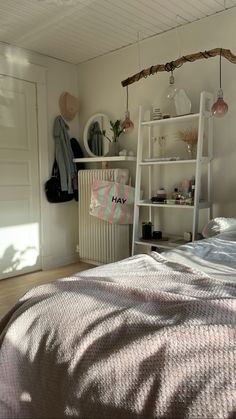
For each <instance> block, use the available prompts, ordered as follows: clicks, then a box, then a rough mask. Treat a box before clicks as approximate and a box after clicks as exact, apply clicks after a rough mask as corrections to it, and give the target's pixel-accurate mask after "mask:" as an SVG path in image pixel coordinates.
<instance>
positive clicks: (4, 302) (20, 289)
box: [0, 262, 94, 318]
mask: <svg viewBox="0 0 236 419" xmlns="http://www.w3.org/2000/svg"><path fill="white" fill-rule="evenodd" d="M93 267H94V266H92V265H88V264H87V263H83V262H79V263H74V264H72V265H67V266H63V267H61V268H56V269H51V270H49V271H38V272H33V273H29V274H26V275H19V276H15V277H13V278H8V279H3V280H2V281H0V318H1V317H2V316H3V315H4V314H5V313H6V312H7V311H8V310H9V309H10V308H11V307H12V306H13V305H14V304H15V303H16V301H17V300H18V299H19V298H20V297H21V296H22V295H24V294H25V293H26V292H27V291H28V290H29V289H30V288H33V287H35V286H37V285H42V284H45V283H47V282H51V281H55V280H56V279H59V278H64V277H65V276H70V275H73V274H74V273H76V272H81V271H84V270H85V269H89V268H93Z"/></svg>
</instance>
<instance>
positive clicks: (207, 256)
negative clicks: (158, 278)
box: [163, 232, 236, 281]
mask: <svg viewBox="0 0 236 419" xmlns="http://www.w3.org/2000/svg"><path fill="white" fill-rule="evenodd" d="M163 256H165V257H166V258H167V259H168V260H170V261H173V262H178V263H182V264H184V265H186V266H189V267H191V268H193V269H197V270H201V271H202V272H205V273H206V274H208V275H210V276H212V277H213V278H220V279H225V280H227V279H229V278H231V279H235V281H236V232H228V233H222V234H219V235H217V236H215V237H212V238H209V239H204V240H198V241H195V242H192V243H189V244H186V245H183V246H180V247H178V248H176V249H174V250H170V251H167V252H164V253H163Z"/></svg>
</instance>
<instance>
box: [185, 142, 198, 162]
mask: <svg viewBox="0 0 236 419" xmlns="http://www.w3.org/2000/svg"><path fill="white" fill-rule="evenodd" d="M186 150H187V155H188V160H194V159H196V155H197V144H190V143H186Z"/></svg>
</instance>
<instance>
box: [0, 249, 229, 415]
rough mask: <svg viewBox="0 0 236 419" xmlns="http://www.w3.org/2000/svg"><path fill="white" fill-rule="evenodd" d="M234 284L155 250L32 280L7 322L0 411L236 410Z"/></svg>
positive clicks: (0, 342)
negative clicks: (38, 282) (57, 276)
mask: <svg viewBox="0 0 236 419" xmlns="http://www.w3.org/2000/svg"><path fill="white" fill-rule="evenodd" d="M222 266H223V265H222ZM235 285H236V283H235V280H234V279H233V278H230V277H228V279H227V281H225V279H221V278H220V277H218V278H217V279H215V278H211V277H209V276H207V275H206V274H204V273H201V272H199V271H197V270H192V269H191V268H188V267H186V266H183V265H180V264H177V263H175V262H172V261H168V260H167V259H166V258H164V257H162V256H160V255H158V254H156V253H152V255H138V256H135V257H133V258H129V259H126V260H124V261H121V262H118V263H114V264H111V265H106V266H101V267H99V268H95V269H91V270H89V271H85V272H81V273H80V274H78V275H77V276H74V277H70V278H64V279H62V280H59V281H56V282H53V283H50V284H46V285H42V286H39V287H37V288H34V289H32V290H31V291H29V292H28V293H27V294H26V295H25V296H24V297H22V298H21V299H20V301H19V302H18V304H17V305H16V306H15V307H14V308H13V309H12V310H11V312H9V313H8V315H7V316H6V317H5V318H4V319H3V321H2V322H1V323H0V418H1V419H13V418H21V419H27V418H28V419H29V418H30V419H49V418H50V419H59V418H81V419H106V418H107V419H153V418H163V419H164V418H165V419H167V418H170V419H171V418H172V419H180V418H181V419H187V418H188V419H223V418H228V419H232V418H233V417H235V416H234V415H235V414H236V362H235V360H236V332H235V318H236V287H235Z"/></svg>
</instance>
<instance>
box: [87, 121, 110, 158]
mask: <svg viewBox="0 0 236 419" xmlns="http://www.w3.org/2000/svg"><path fill="white" fill-rule="evenodd" d="M104 130H105V131H106V135H110V132H109V131H110V118H109V117H108V116H107V115H106V114H104V113H96V114H94V115H92V116H91V117H90V118H89V119H88V121H87V122H86V124H85V127H84V147H85V150H86V151H87V153H88V155H89V156H91V157H98V156H105V155H106V154H108V152H109V140H108V139H107V138H106V137H105V136H104V135H103V134H102V131H104Z"/></svg>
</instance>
